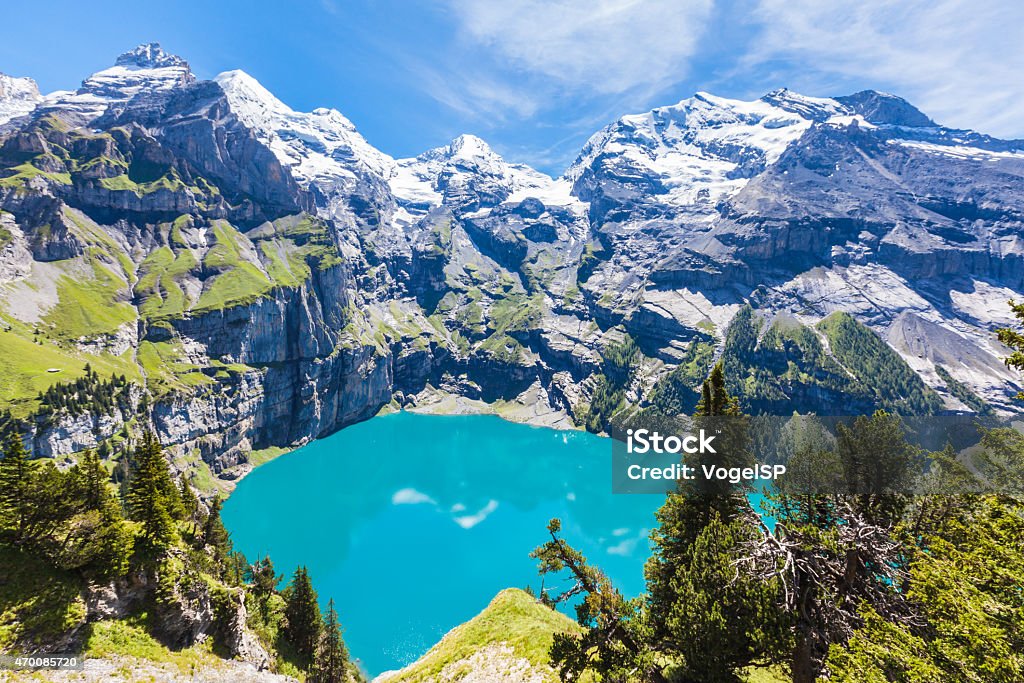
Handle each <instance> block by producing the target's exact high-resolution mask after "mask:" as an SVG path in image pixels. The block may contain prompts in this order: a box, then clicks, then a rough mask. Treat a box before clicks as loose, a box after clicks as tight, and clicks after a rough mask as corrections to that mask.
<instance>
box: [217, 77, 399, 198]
mask: <svg viewBox="0 0 1024 683" xmlns="http://www.w3.org/2000/svg"><path fill="white" fill-rule="evenodd" d="M214 80H215V81H216V82H217V83H218V84H219V85H220V87H221V88H223V89H224V92H225V93H226V94H227V97H228V102H230V103H231V108H232V111H233V112H234V113H235V115H236V116H238V118H239V119H240V120H241V121H242V122H243V123H245V124H246V125H247V126H249V127H250V128H252V129H253V130H254V131H256V134H257V136H258V137H259V138H260V140H261V141H262V142H263V143H264V144H266V145H267V147H269V148H270V150H271V151H272V152H274V154H275V155H276V156H277V158H278V159H279V160H280V161H281V163H282V164H284V165H285V166H286V167H287V168H288V169H289V170H291V172H292V173H293V174H294V175H295V178H296V180H298V181H299V182H300V184H302V185H303V186H304V187H307V188H308V187H309V186H311V185H315V186H317V187H318V188H319V189H320V190H321V191H324V192H329V191H331V190H332V188H335V189H338V190H342V191H351V190H352V188H353V186H354V185H355V183H358V182H361V181H362V182H365V181H366V180H367V178H368V176H370V175H373V176H376V177H377V178H383V179H386V178H388V177H389V176H390V175H391V172H392V168H393V167H394V161H393V160H392V159H391V157H389V156H388V155H386V154H384V153H382V152H380V151H379V150H377V149H376V148H375V147H373V146H372V145H370V144H369V143H368V142H366V140H365V139H364V138H363V136H362V135H360V134H359V132H358V131H357V130H356V127H355V126H354V125H352V122H351V121H349V120H348V119H347V118H345V117H344V116H343V115H342V114H341V112H339V111H338V110H336V109H326V108H319V109H314V110H313V111H312V112H309V113H306V112H297V111H294V110H293V109H291V108H290V107H288V106H287V105H286V104H284V103H283V102H281V100H279V99H277V98H276V97H274V95H272V94H271V93H270V92H269V91H268V90H267V89H266V88H264V87H263V86H262V85H261V84H260V83H259V82H258V81H257V80H256V79H255V78H253V77H252V76H250V75H249V74H247V73H245V72H244V71H239V70H236V71H227V72H225V73H222V74H220V75H218V76H217V77H216V78H215V79H214Z"/></svg>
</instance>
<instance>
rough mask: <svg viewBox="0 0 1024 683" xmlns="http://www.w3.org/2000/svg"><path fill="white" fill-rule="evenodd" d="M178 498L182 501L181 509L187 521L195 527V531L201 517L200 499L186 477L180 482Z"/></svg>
mask: <svg viewBox="0 0 1024 683" xmlns="http://www.w3.org/2000/svg"><path fill="white" fill-rule="evenodd" d="M178 497H179V498H180V499H181V509H182V514H183V515H184V518H185V521H186V522H189V523H191V524H192V525H193V530H194V529H195V523H196V519H197V517H198V515H199V499H198V498H196V494H195V493H194V492H193V491H192V487H191V486H189V483H188V479H186V478H185V477H184V476H183V477H182V478H181V480H180V481H179V482H178Z"/></svg>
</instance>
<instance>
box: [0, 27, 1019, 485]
mask: <svg viewBox="0 0 1024 683" xmlns="http://www.w3.org/2000/svg"><path fill="white" fill-rule="evenodd" d="M1022 207H1024V141H1019V140H1017V141H1012V140H1011V141H1005V140H997V139H995V138H992V137H989V136H987V135H983V134H980V133H975V132H973V131H967V130H954V129H949V128H945V127H942V126H940V125H938V124H936V123H934V122H933V121H931V120H930V119H929V118H928V117H927V116H926V115H925V114H923V113H921V112H920V111H918V110H917V109H915V108H914V107H913V106H912V105H910V104H909V103H907V102H906V101H904V100H902V99H900V98H899V97H896V96H894V95H889V94H885V93H879V92H874V91H865V92H860V93H856V94H854V95H850V96H846V97H836V98H832V99H825V98H813V97H806V96H803V95H798V94H796V93H793V92H790V91H788V90H784V89H783V90H776V91H773V92H771V93H769V94H767V95H765V96H764V97H762V98H761V99H759V100H755V101H752V102H743V101H737V100H729V99H724V98H720V97H716V96H713V95H710V94H707V93H697V94H696V95H694V96H693V97H691V98H689V99H686V100H683V101H682V102H679V103H678V104H675V105H671V106H667V107H660V108H657V109H654V110H652V111H650V112H646V113H643V114H636V115H629V116H623V117H622V118H620V119H619V120H617V121H615V122H613V123H611V124H610V125H608V126H607V127H605V128H604V129H602V130H601V131H599V132H597V133H596V134H595V135H594V136H593V137H592V138H591V139H590V140H589V142H587V144H586V145H585V146H584V148H583V149H582V150H581V152H580V154H579V157H578V158H577V160H576V161H575V162H574V163H573V164H572V165H571V166H570V167H569V168H568V170H567V171H566V173H565V174H564V175H563V176H562V177H561V178H550V177H548V176H547V175H545V174H543V173H540V172H538V171H536V170H534V169H532V168H530V167H528V166H525V165H522V164H515V163H510V162H508V161H506V160H504V159H503V158H502V157H501V156H499V155H498V154H497V153H495V152H494V151H493V150H492V149H491V148H490V147H488V145H487V144H486V143H485V142H484V141H482V140H480V139H479V138H476V137H474V136H470V135H463V136H460V137H459V138H456V139H455V140H453V141H452V142H451V143H450V144H449V145H447V146H445V147H440V148H437V149H433V150H429V151H427V152H424V153H423V154H421V155H420V156H418V157H416V158H412V159H393V158H391V157H390V156H388V155H387V154H384V153H383V152H381V151H379V150H377V149H376V148H374V147H373V146H372V145H371V144H370V143H368V142H367V141H366V140H365V139H364V138H363V137H362V136H361V135H360V134H359V132H358V131H357V130H356V128H355V126H354V125H353V124H352V123H351V122H350V121H349V120H348V119H346V118H345V117H344V116H343V115H342V114H341V113H339V112H337V111H335V110H333V109H316V110H314V111H312V112H309V113H303V112H296V111H293V110H292V109H290V108H289V107H288V106H287V105H285V104H284V103H282V102H281V101H280V100H278V99H277V98H275V97H274V96H273V95H272V94H271V93H270V92H268V91H267V90H266V89H265V88H264V87H263V86H261V85H260V84H259V83H258V82H257V81H256V80H255V79H253V78H252V77H250V76H248V75H247V74H245V73H244V72H242V71H231V72H227V73H224V74H221V75H219V76H217V77H216V78H215V79H214V80H212V81H201V80H197V79H196V78H195V76H194V75H193V74H192V72H191V70H190V68H189V66H188V64H187V63H186V62H185V61H184V60H183V59H181V58H179V57H176V56H174V55H170V54H167V53H166V52H164V51H163V50H162V49H161V48H160V46H159V45H156V44H151V45H144V46H140V47H138V48H136V49H134V50H132V51H130V52H127V53H125V54H123V55H121V56H120V57H118V58H117V60H116V62H115V65H114V66H113V67H111V68H109V69H106V70H103V71H100V72H98V73H96V74H93V75H92V76H89V77H88V78H86V79H85V80H84V81H83V82H82V86H81V87H80V88H79V89H78V90H76V91H74V92H56V93H52V94H50V95H48V96H46V97H43V96H41V95H40V94H39V92H38V89H37V88H36V86H35V84H34V83H33V82H32V81H31V80H29V79H22V78H11V77H8V76H3V75H0V321H2V323H3V327H4V331H3V332H0V337H2V339H3V343H2V344H0V373H2V375H3V378H4V379H3V380H0V387H2V389H0V391H2V394H0V401H2V403H3V404H4V405H6V407H7V408H8V409H9V411H10V415H9V416H8V417H7V418H6V420H7V423H8V425H9V426H10V425H14V424H18V425H20V429H21V430H22V431H23V432H28V431H31V432H32V435H33V438H32V444H33V448H34V450H35V451H36V453H37V454H39V455H52V456H64V455H67V454H70V453H73V452H75V451H78V450H81V449H83V448H85V447H90V446H95V445H97V444H100V443H103V442H104V441H106V442H107V443H108V446H109V447H113V448H115V449H116V445H117V442H118V439H119V435H120V434H122V433H123V432H124V429H125V425H126V424H127V425H129V427H131V426H132V425H137V424H139V423H140V422H141V423H150V424H152V425H153V426H155V427H156V429H157V431H158V434H159V436H160V438H161V440H163V441H164V442H165V443H167V444H169V445H173V446H175V452H176V453H178V455H179V457H178V459H177V460H176V463H175V464H176V467H177V468H178V469H179V470H181V471H183V472H184V471H188V472H190V473H192V474H193V475H195V476H200V475H202V476H203V477H206V476H207V475H208V474H211V473H212V474H214V475H220V476H222V477H223V478H233V477H237V476H239V475H240V474H243V473H244V471H245V470H246V469H247V468H248V467H250V464H249V461H250V460H251V458H252V456H251V453H252V452H253V451H257V452H258V451H260V450H261V449H266V448H270V447H282V446H289V445H294V444H298V443H302V442H304V441H307V440H309V439H312V438H316V437H318V436H321V435H324V434H327V433H330V432H332V431H334V430H337V429H339V428H341V427H343V426H345V425H346V424H349V423H351V422H353V421H357V420H360V419H364V418H367V417H369V416H371V415H373V414H375V413H376V412H377V411H378V410H380V409H381V407H383V406H385V405H387V404H389V403H393V404H394V405H412V404H417V403H419V404H422V403H423V402H425V401H430V400H434V399H435V398H436V397H437V396H438V395H439V394H441V393H443V394H445V395H456V396H460V397H464V398H466V399H481V400H483V401H485V402H488V403H496V402H497V404H498V405H499V406H501V409H502V410H505V411H506V412H508V413H510V414H514V415H516V416H517V417H519V418H524V419H531V420H534V421H537V422H547V423H552V422H554V423H558V422H559V421H562V422H565V421H567V419H568V418H570V417H571V418H572V419H574V420H575V421H577V422H578V423H581V424H582V423H586V424H589V425H590V426H591V428H593V429H600V428H602V426H606V425H607V424H608V422H609V420H610V419H612V417H613V416H614V415H615V414H616V413H619V412H621V411H624V410H626V411H628V410H632V409H634V408H636V407H643V406H646V405H648V404H649V403H654V404H655V405H657V406H659V407H661V408H665V409H673V410H686V409H689V408H692V405H693V403H694V402H695V400H696V394H695V393H694V391H693V390H694V387H696V386H698V385H699V382H700V380H701V379H703V377H704V376H705V375H706V373H707V370H708V369H709V368H710V365H711V363H712V362H714V361H715V360H716V359H718V358H722V359H723V360H724V361H725V363H726V367H727V369H728V371H729V372H728V375H729V381H730V382H731V385H732V388H733V390H734V391H736V392H737V393H738V394H739V395H740V396H741V398H742V399H743V401H744V403H745V406H746V408H747V409H748V410H752V411H762V412H783V413H791V412H792V411H794V410H799V411H802V412H808V411H815V412H821V413H830V414H849V413H855V412H857V413H859V412H864V411H868V410H871V409H873V408H876V407H886V408H889V409H892V410H896V411H899V412H904V413H940V412H979V413H980V412H1007V411H1011V410H1014V402H1013V396H1014V395H1015V394H1016V393H1017V392H1018V391H1019V390H1020V389H1021V388H1022V387H1021V385H1020V384H1019V383H1018V380H1017V378H1016V377H1015V375H1014V374H1013V373H1012V372H1010V371H1009V370H1007V369H1006V367H1005V366H1004V365H1003V363H1002V361H1001V357H1002V356H1004V355H1005V354H1006V350H1005V349H1003V348H1001V347H1000V346H999V344H998V343H997V342H996V340H995V338H994V334H993V331H994V329H995V328H997V327H1000V326H1004V325H1007V324H1009V323H1011V322H1012V318H1011V316H1010V311H1009V308H1008V306H1007V305H1006V302H1007V301H1008V300H1009V299H1011V298H1013V297H1018V298H1019V297H1020V292H1022V291H1024V243H1022V240H1021V237H1022V235H1024V232H1022V231H1024V208H1022ZM623 358H625V361H624V362H623ZM86 363H89V364H90V366H91V367H92V368H93V369H94V370H97V371H98V372H99V375H100V377H105V376H109V375H110V374H115V375H118V376H120V375H122V374H123V375H124V376H125V377H126V379H127V388H126V389H125V390H124V391H123V392H122V394H123V400H119V401H115V402H114V403H115V405H110V403H111V402H110V401H107V400H99V399H97V396H95V395H93V393H95V391H98V390H96V389H95V388H92V389H90V387H91V386H92V385H93V384H95V383H90V382H84V383H81V382H80V383H79V384H81V385H82V386H81V387H78V388H76V387H75V386H73V385H74V382H73V380H75V379H76V378H79V377H82V376H83V368H84V366H85V364H86ZM55 383H59V386H60V387H61V389H60V390H59V391H56V390H51V392H50V393H51V394H52V395H51V396H49V397H48V396H46V395H45V394H46V392H47V390H48V389H49V388H50V387H51V386H52V385H54V384H55ZM90 392H93V393H90ZM58 394H60V395H62V396H65V397H67V396H74V400H70V401H69V400H67V399H66V398H65V399H60V398H59V397H58V396H57V395H58ZM100 399H102V396H100Z"/></svg>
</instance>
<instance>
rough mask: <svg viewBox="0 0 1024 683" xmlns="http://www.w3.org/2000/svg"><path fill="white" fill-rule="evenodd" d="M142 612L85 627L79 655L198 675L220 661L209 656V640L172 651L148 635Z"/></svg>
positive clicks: (148, 627)
mask: <svg viewBox="0 0 1024 683" xmlns="http://www.w3.org/2000/svg"><path fill="white" fill-rule="evenodd" d="M150 622H151V620H150V617H149V615H148V614H146V613H145V612H143V613H141V614H139V615H137V616H133V617H129V618H128V619H122V620H116V621H97V622H95V623H92V624H89V625H88V626H86V636H85V639H84V651H83V655H84V656H85V657H88V658H100V657H135V658H137V659H142V660H146V661H149V662H156V663H158V664H168V665H170V667H171V668H173V669H177V670H178V671H179V672H181V673H185V674H187V673H198V672H201V671H202V670H204V669H208V668H210V667H216V666H217V665H218V664H220V663H221V659H220V658H219V657H217V655H215V654H214V652H213V644H212V639H207V641H206V642H204V643H201V644H197V645H193V646H192V647H188V648H184V649H181V650H172V649H171V648H169V647H167V646H166V645H164V644H163V643H161V642H160V641H159V640H157V639H156V638H155V637H154V636H153V635H152V627H151V624H150Z"/></svg>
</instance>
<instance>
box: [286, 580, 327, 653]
mask: <svg viewBox="0 0 1024 683" xmlns="http://www.w3.org/2000/svg"><path fill="white" fill-rule="evenodd" d="M285 617H287V620H288V622H287V626H286V630H285V635H286V637H287V638H288V641H289V642H290V643H291V644H292V646H293V647H294V648H295V651H296V652H298V653H299V656H301V657H302V658H303V661H304V662H305V663H306V664H310V663H312V662H313V658H314V657H315V656H316V650H317V644H318V643H319V642H320V632H321V629H322V623H321V620H320V606H319V605H318V604H317V595H316V591H315V590H314V589H313V582H312V581H310V579H309V572H308V571H307V570H306V568H305V567H303V566H299V567H298V569H296V570H295V574H294V575H293V576H292V581H291V583H290V584H289V585H288V588H287V589H285Z"/></svg>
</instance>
